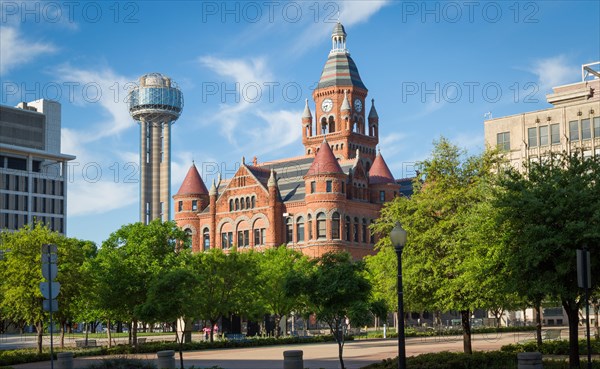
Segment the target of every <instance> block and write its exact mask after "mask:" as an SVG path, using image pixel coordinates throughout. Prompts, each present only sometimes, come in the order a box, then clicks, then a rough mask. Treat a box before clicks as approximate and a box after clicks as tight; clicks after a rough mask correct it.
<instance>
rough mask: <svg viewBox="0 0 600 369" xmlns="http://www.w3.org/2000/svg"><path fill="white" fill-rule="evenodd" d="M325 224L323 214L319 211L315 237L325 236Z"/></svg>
mask: <svg viewBox="0 0 600 369" xmlns="http://www.w3.org/2000/svg"><path fill="white" fill-rule="evenodd" d="M326 232H327V225H326V220H325V214H324V213H319V214H317V239H322V238H326V237H327V233H326Z"/></svg>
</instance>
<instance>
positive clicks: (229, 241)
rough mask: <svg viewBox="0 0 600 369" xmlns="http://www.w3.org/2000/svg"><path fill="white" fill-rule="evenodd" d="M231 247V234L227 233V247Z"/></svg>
mask: <svg viewBox="0 0 600 369" xmlns="http://www.w3.org/2000/svg"><path fill="white" fill-rule="evenodd" d="M232 246H233V232H227V247H229V248H231V247H232Z"/></svg>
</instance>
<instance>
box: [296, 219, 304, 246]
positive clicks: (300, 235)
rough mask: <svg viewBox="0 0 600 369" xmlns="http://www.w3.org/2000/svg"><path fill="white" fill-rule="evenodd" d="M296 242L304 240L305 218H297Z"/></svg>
mask: <svg viewBox="0 0 600 369" xmlns="http://www.w3.org/2000/svg"><path fill="white" fill-rule="evenodd" d="M296 242H304V218H302V217H299V218H298V219H297V220H296Z"/></svg>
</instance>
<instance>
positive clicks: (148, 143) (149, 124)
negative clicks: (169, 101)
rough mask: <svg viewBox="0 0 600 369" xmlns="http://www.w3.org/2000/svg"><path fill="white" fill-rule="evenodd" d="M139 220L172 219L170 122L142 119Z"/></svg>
mask: <svg viewBox="0 0 600 369" xmlns="http://www.w3.org/2000/svg"><path fill="white" fill-rule="evenodd" d="M140 132H141V140H140V142H141V146H142V147H141V150H140V154H141V155H140V178H141V182H140V200H141V201H140V221H141V222H143V223H144V224H148V223H149V222H150V221H152V220H154V219H161V220H162V221H168V220H169V219H170V206H169V205H170V198H171V193H170V192H171V191H170V188H171V160H170V159H171V158H170V152H171V134H170V133H171V122H169V121H168V120H166V119H152V120H142V121H140Z"/></svg>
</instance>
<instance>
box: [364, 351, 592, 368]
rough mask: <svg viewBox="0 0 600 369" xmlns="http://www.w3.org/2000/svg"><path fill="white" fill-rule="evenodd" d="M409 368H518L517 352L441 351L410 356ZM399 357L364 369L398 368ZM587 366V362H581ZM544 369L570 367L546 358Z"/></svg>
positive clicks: (562, 362)
mask: <svg viewBox="0 0 600 369" xmlns="http://www.w3.org/2000/svg"><path fill="white" fill-rule="evenodd" d="M406 365H407V368H408V369H517V353H514V352H501V351H491V352H474V353H473V354H472V355H467V354H463V353H451V352H440V353H433V354H423V355H419V356H414V357H409V358H407V360H406ZM397 368H398V359H397V358H395V359H386V360H384V361H382V362H380V363H375V364H371V365H368V366H365V367H363V368H362V369H397ZM581 368H582V369H584V368H587V363H585V364H584V363H583V360H582V364H581ZM544 369H569V363H568V362H567V361H560V360H544ZM592 369H600V361H594V362H593V365H592Z"/></svg>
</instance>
